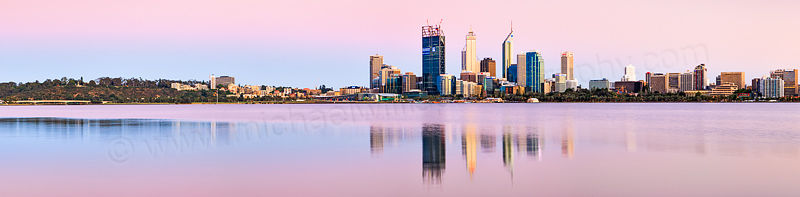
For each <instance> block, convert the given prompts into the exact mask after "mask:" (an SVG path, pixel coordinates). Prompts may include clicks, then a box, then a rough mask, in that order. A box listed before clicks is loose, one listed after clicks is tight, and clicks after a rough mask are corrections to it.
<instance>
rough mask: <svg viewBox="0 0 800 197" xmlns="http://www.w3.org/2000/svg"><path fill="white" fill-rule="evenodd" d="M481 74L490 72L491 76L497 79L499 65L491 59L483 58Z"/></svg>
mask: <svg viewBox="0 0 800 197" xmlns="http://www.w3.org/2000/svg"><path fill="white" fill-rule="evenodd" d="M480 72H488V73H490V76H492V77H497V63H495V62H494V60H492V58H491V57H487V58H483V60H481V70H480Z"/></svg>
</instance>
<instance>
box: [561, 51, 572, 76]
mask: <svg viewBox="0 0 800 197" xmlns="http://www.w3.org/2000/svg"><path fill="white" fill-rule="evenodd" d="M573 56H574V55H573V54H572V52H571V51H564V52H563V53H561V73H562V74H565V75H567V79H566V80H575V76H574V73H573V59H574V58H573Z"/></svg>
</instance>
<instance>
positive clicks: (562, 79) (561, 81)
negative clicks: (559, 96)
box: [553, 73, 567, 92]
mask: <svg viewBox="0 0 800 197" xmlns="http://www.w3.org/2000/svg"><path fill="white" fill-rule="evenodd" d="M553 79H555V88H554V89H555V90H554V91H555V92H565V91H566V90H567V75H566V74H563V73H556V74H553Z"/></svg>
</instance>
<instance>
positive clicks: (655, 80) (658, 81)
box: [648, 73, 669, 94]
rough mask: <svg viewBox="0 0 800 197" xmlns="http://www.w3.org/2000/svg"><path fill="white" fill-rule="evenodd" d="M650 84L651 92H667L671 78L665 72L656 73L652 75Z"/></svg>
mask: <svg viewBox="0 0 800 197" xmlns="http://www.w3.org/2000/svg"><path fill="white" fill-rule="evenodd" d="M648 85H649V86H650V91H651V92H658V93H662V94H663V93H667V88H668V85H669V78H667V75H664V74H663V73H655V74H652V75H650V82H649V83H648Z"/></svg>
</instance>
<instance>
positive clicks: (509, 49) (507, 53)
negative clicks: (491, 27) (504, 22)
mask: <svg viewBox="0 0 800 197" xmlns="http://www.w3.org/2000/svg"><path fill="white" fill-rule="evenodd" d="M513 50H514V28H513V27H512V28H511V32H508V36H506V39H505V40H503V71H501V72H503V78H506V80H508V81H516V79H514V80H511V76H509V74H508V72H509V69H510V67H511V59H512V58H513V56H512V55H514V52H513Z"/></svg>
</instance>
